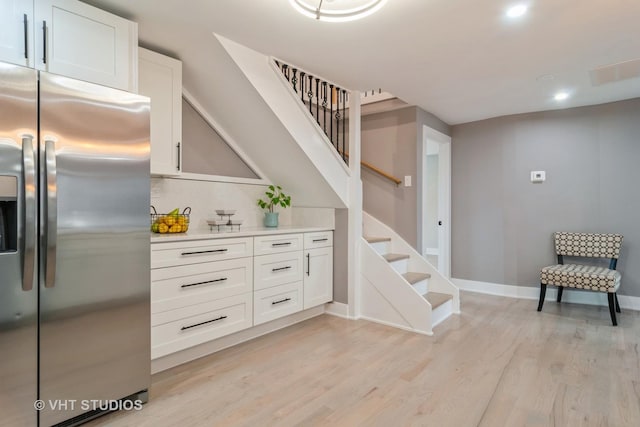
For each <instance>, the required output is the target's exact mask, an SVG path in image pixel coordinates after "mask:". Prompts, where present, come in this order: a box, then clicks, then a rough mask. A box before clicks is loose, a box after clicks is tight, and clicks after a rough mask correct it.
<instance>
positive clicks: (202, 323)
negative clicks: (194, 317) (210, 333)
mask: <svg viewBox="0 0 640 427" xmlns="http://www.w3.org/2000/svg"><path fill="white" fill-rule="evenodd" d="M226 318H227V316H220V317H218V318H217V319H213V320H207V321H206V322H200V323H196V324H195V325H189V326H183V327H182V328H180V330H182V331H186V330H187V329H191V328H195V327H197V326H202V325H206V324H207V323H213V322H217V321H218V320H223V319H226Z"/></svg>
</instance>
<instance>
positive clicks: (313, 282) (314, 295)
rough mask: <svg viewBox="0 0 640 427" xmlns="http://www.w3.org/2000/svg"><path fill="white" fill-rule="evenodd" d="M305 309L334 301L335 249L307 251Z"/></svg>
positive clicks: (304, 292)
mask: <svg viewBox="0 0 640 427" xmlns="http://www.w3.org/2000/svg"><path fill="white" fill-rule="evenodd" d="M304 261H305V272H304V291H303V294H304V309H305V310H306V309H307V308H311V307H315V306H317V305H320V304H324V303H325V302H330V301H331V300H333V248H332V247H327V248H319V249H310V250H308V251H305V260H304Z"/></svg>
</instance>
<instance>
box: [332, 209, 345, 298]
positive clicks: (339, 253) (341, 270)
mask: <svg viewBox="0 0 640 427" xmlns="http://www.w3.org/2000/svg"><path fill="white" fill-rule="evenodd" d="M335 215H336V217H335V218H336V222H335V230H334V232H333V300H334V301H336V302H341V303H343V304H348V303H349V258H348V256H349V242H348V231H349V210H348V209H336V212H335Z"/></svg>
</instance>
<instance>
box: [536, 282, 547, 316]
mask: <svg viewBox="0 0 640 427" xmlns="http://www.w3.org/2000/svg"><path fill="white" fill-rule="evenodd" d="M546 293H547V285H543V284H542V283H541V284H540V302H538V311H542V304H544V296H545V294H546Z"/></svg>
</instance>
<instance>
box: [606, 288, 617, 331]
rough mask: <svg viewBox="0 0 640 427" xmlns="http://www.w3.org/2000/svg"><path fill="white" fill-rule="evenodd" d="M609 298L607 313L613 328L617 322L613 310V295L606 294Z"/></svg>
mask: <svg viewBox="0 0 640 427" xmlns="http://www.w3.org/2000/svg"><path fill="white" fill-rule="evenodd" d="M607 296H608V297H609V313H610V314H611V323H613V326H618V321H617V320H616V309H615V307H614V306H615V294H614V293H612V292H609V293H607Z"/></svg>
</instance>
